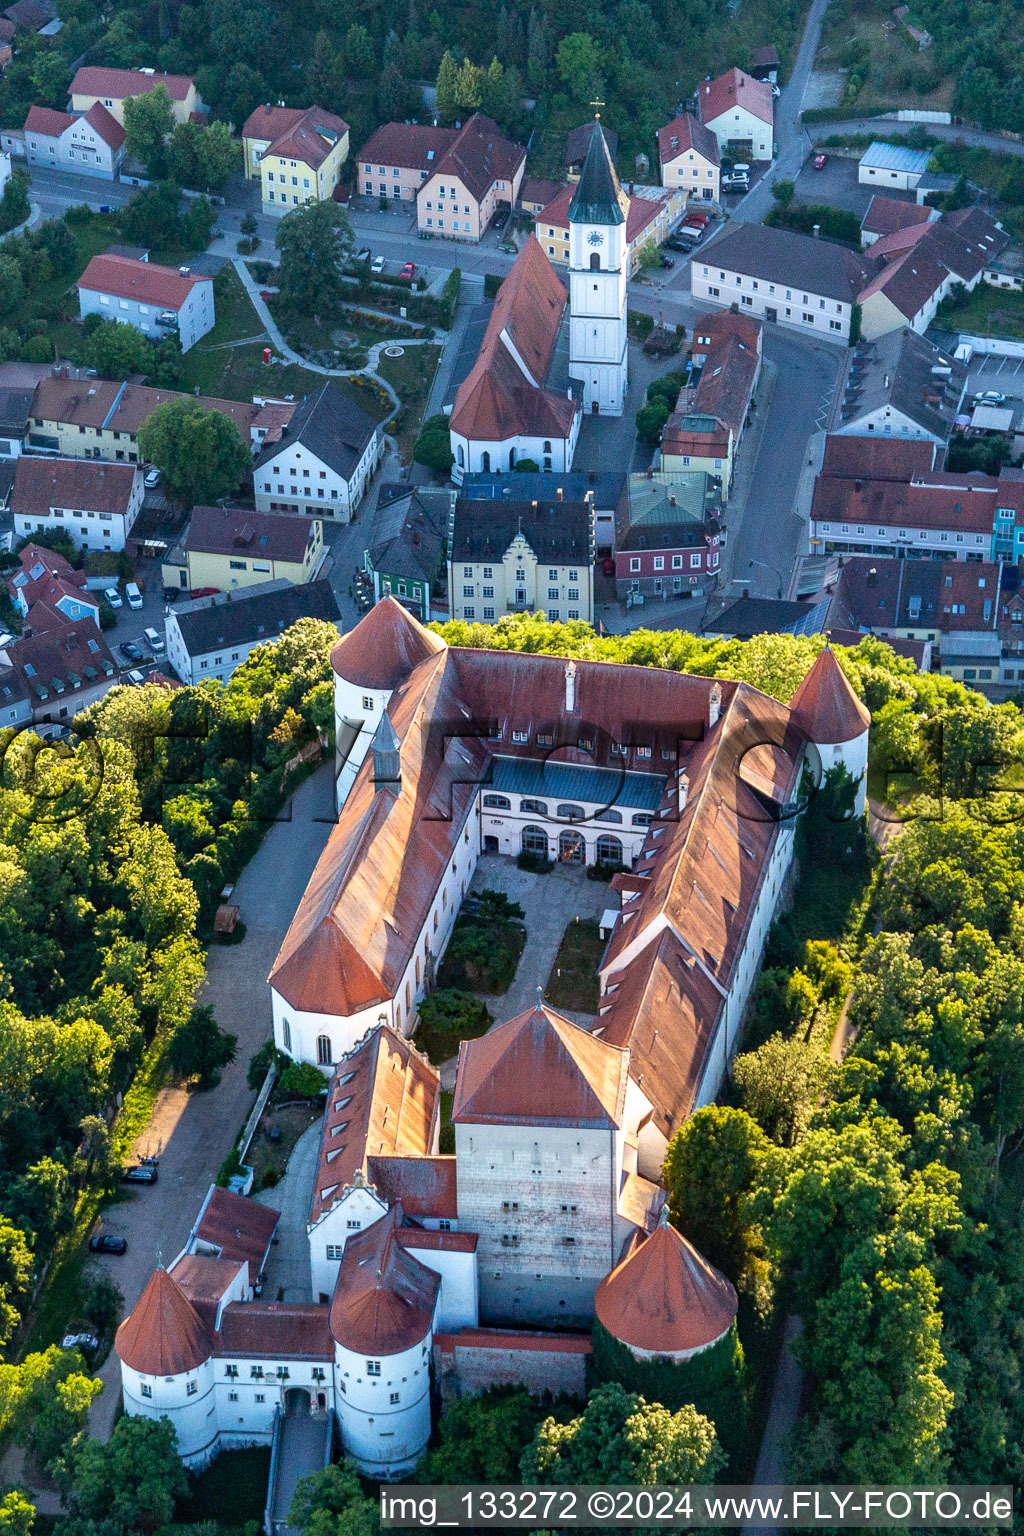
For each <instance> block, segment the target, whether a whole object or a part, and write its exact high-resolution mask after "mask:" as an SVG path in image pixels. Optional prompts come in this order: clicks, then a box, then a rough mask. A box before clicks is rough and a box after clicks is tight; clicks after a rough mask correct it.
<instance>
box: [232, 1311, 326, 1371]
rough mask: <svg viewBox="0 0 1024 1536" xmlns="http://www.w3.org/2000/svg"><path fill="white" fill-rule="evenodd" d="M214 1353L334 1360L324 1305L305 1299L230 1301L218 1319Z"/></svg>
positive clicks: (285, 1358) (260, 1357)
mask: <svg viewBox="0 0 1024 1536" xmlns="http://www.w3.org/2000/svg"><path fill="white" fill-rule="evenodd" d="M213 1352H214V1354H215V1355H216V1356H218V1358H220V1359H224V1358H225V1357H226V1356H238V1355H252V1356H254V1357H255V1358H256V1359H257V1360H333V1359H334V1343H333V1340H332V1339H331V1332H330V1328H329V1326H328V1321H327V1308H326V1307H323V1306H316V1305H313V1304H310V1303H304V1302H290V1301H232V1302H230V1303H229V1304H228V1306H226V1307H225V1308H224V1311H223V1312H222V1313H221V1318H220V1331H219V1332H218V1333H217V1334H216V1335H215V1339H214V1351H213Z"/></svg>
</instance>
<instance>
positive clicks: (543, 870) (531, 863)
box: [516, 853, 555, 875]
mask: <svg viewBox="0 0 1024 1536" xmlns="http://www.w3.org/2000/svg"><path fill="white" fill-rule="evenodd" d="M516 863H517V864H518V865H519V868H520V869H526V870H529V872H530V874H532V875H549V874H550V873H551V871H552V870H553V869H554V867H555V866H554V864H553V863H552V862H551V860H550V859H545V858H543V857H542V855H541V854H539V853H521V854H520V855H519V857H518V858H517V859H516Z"/></svg>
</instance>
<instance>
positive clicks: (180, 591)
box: [162, 587, 188, 603]
mask: <svg viewBox="0 0 1024 1536" xmlns="http://www.w3.org/2000/svg"><path fill="white" fill-rule="evenodd" d="M162 596H163V600H164V602H165V603H176V602H177V601H178V599H179V598H181V597H187V596H188V593H187V592H186V591H185V589H184V588H183V587H164V589H163V593H162Z"/></svg>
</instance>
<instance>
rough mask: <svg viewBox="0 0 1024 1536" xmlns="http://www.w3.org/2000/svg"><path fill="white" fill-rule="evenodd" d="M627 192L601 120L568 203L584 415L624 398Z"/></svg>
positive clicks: (575, 362)
mask: <svg viewBox="0 0 1024 1536" xmlns="http://www.w3.org/2000/svg"><path fill="white" fill-rule="evenodd" d="M628 222H629V198H628V197H627V196H626V194H625V193H624V192H623V190H622V188H621V186H620V185H619V178H618V176H617V175H616V174H615V166H614V165H613V164H612V157H611V153H610V151H609V149H608V141H607V139H606V138H605V135H604V130H603V129H602V127H601V124H600V121H599V120H598V119H597V118H595V119H594V123H593V126H592V128H591V130H590V144H589V146H588V148H587V155H586V159H585V160H584V162H583V171H582V174H581V175H580V179H579V182H578V183H577V186H576V190H575V192H574V193H573V195H572V200H571V201H570V203H569V315H570V329H569V376H570V378H573V379H578V380H579V381H580V383H581V384H582V386H583V409H584V411H586V412H587V413H588V414H597V415H601V416H621V415H622V411H623V407H624V405H625V399H626V385H627V378H626V284H627V282H628V280H629V260H630V257H629V229H628Z"/></svg>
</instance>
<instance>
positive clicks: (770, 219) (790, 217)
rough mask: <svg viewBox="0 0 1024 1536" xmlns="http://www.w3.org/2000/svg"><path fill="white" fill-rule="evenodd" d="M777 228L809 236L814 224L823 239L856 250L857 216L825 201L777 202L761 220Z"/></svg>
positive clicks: (858, 226) (858, 227)
mask: <svg viewBox="0 0 1024 1536" xmlns="http://www.w3.org/2000/svg"><path fill="white" fill-rule="evenodd" d="M764 222H765V223H766V224H771V225H773V226H775V228H777V229H795V230H796V231H797V232H798V233H799V234H802V235H811V234H813V233H814V226H815V224H817V225H818V226H819V228H820V230H821V234H822V238H823V239H825V240H840V241H842V242H843V243H844V244H846V245H853V246H855V247H856V248H857V249H858V250H859V249H860V219H859V218H858V217H857V215H856V214H855V213H850V212H849V210H848V209H846V208H832V207H830V206H829V205H828V204H826V203H790V205H789V207H788V208H782V207H780V206H779V205H778V204H776V206H775V207H774V208H773V209H772V210H771V212H770V213H769V214H768V215H767V217H766V218H765V221H764Z"/></svg>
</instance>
